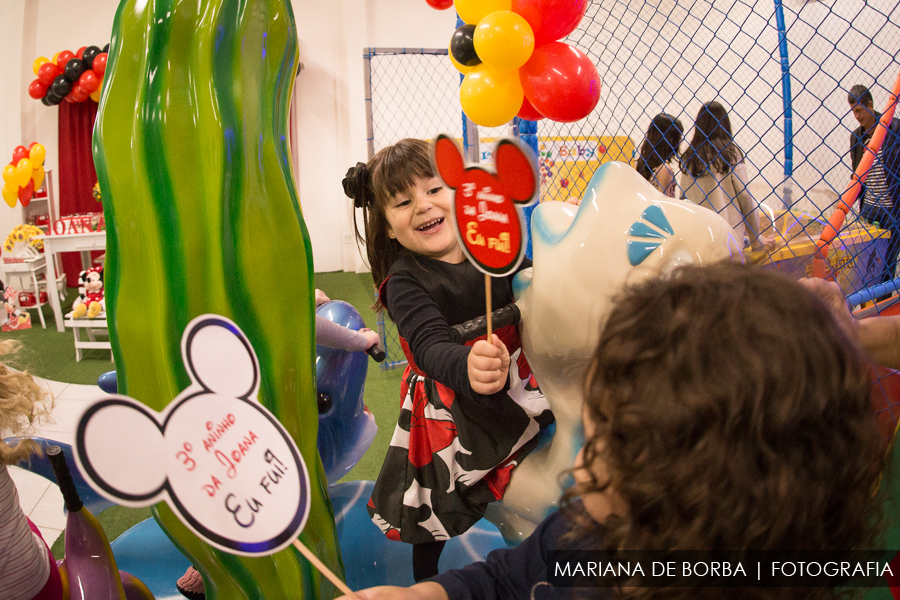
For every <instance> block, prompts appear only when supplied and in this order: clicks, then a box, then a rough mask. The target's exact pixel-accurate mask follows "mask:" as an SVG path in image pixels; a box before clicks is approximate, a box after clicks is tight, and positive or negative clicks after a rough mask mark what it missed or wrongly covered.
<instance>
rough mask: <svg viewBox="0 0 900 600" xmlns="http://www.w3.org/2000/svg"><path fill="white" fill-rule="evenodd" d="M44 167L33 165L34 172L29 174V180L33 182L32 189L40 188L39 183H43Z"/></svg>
mask: <svg viewBox="0 0 900 600" xmlns="http://www.w3.org/2000/svg"><path fill="white" fill-rule="evenodd" d="M44 175H46V173H45V172H44V167H35V168H34V172H33V173H32V174H31V181H32V182H34V189H36V190H37V189H40V187H41V184H42V183H44Z"/></svg>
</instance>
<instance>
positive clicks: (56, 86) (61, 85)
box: [50, 59, 74, 98]
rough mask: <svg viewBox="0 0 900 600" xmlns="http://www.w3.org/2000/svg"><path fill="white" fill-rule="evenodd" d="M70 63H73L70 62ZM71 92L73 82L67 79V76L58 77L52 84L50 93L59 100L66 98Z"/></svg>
mask: <svg viewBox="0 0 900 600" xmlns="http://www.w3.org/2000/svg"><path fill="white" fill-rule="evenodd" d="M73 60H74V59H73ZM69 62H72V61H71V60H70V61H69ZM66 66H68V64H67V65H66ZM71 91H72V82H71V81H69V80H68V79H66V77H65V75H57V76H56V79H54V80H53V83H51V84H50V92H52V93H53V95H54V96H57V97H59V98H65V97H66V96H67V95H68V94H69V92H71Z"/></svg>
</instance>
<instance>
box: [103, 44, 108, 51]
mask: <svg viewBox="0 0 900 600" xmlns="http://www.w3.org/2000/svg"><path fill="white" fill-rule="evenodd" d="M103 51H104V52H109V44H107V45H105V46H103Z"/></svg>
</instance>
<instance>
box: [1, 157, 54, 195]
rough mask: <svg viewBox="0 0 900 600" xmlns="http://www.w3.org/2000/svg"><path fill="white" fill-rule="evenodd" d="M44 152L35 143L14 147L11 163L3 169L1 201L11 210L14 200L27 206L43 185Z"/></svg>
mask: <svg viewBox="0 0 900 600" xmlns="http://www.w3.org/2000/svg"><path fill="white" fill-rule="evenodd" d="M45 154H46V150H44V147H43V146H41V145H40V144H38V143H37V142H31V144H30V145H29V146H28V148H26V147H25V146H16V149H15V150H13V156H12V162H11V163H9V164H8V165H6V166H5V167H3V199H4V200H5V201H6V203H7V204H9V207H10V208H12V207H14V206H15V205H16V200H17V199H18V200H19V201H21V202H22V206H28V203H29V202H31V197H32V196H34V190H36V189H38V188H40V187H41V184H42V183H44V155H45Z"/></svg>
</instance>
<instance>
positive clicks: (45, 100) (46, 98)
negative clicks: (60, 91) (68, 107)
mask: <svg viewBox="0 0 900 600" xmlns="http://www.w3.org/2000/svg"><path fill="white" fill-rule="evenodd" d="M41 104H43V105H44V106H53V103H52V102H50V95H49V94H48V95H46V96H44V97H43V98H41Z"/></svg>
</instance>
